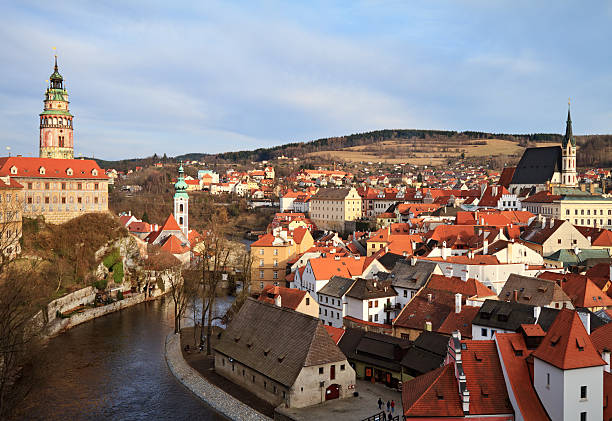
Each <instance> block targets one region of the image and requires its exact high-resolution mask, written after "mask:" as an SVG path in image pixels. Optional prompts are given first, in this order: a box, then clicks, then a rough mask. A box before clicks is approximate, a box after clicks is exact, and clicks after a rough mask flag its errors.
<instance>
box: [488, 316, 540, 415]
mask: <svg viewBox="0 0 612 421" xmlns="http://www.w3.org/2000/svg"><path fill="white" fill-rule="evenodd" d="M536 326H537V325H536ZM495 342H496V343H497V348H498V350H499V357H500V360H501V361H500V362H501V363H502V365H503V366H504V368H505V373H506V380H507V384H508V385H509V386H510V389H511V390H512V393H513V394H514V397H515V398H516V403H517V406H518V408H515V409H517V410H518V411H519V412H520V413H521V415H522V418H523V419H525V420H550V417H549V416H548V413H547V412H546V410H545V409H544V407H543V406H542V402H540V398H539V397H538V394H537V393H536V391H535V388H534V387H533V382H532V380H531V375H530V374H529V367H528V365H527V361H526V360H527V357H528V356H529V355H530V354H531V352H529V351H528V350H527V345H526V344H525V340H524V339H523V335H521V334H520V333H496V334H495Z"/></svg>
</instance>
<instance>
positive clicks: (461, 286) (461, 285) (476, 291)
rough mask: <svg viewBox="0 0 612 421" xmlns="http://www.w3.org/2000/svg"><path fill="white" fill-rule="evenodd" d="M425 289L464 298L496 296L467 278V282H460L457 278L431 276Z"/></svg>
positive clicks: (483, 286)
mask: <svg viewBox="0 0 612 421" xmlns="http://www.w3.org/2000/svg"><path fill="white" fill-rule="evenodd" d="M427 287H428V288H431V289H437V290H440V291H448V292H452V293H453V294H457V293H459V294H461V295H463V296H464V297H465V298H469V297H479V298H483V297H491V296H497V294H495V292H493V291H491V290H490V289H489V288H487V287H486V286H485V285H484V284H482V283H481V282H480V281H478V280H476V279H474V278H469V279H468V280H467V281H462V280H461V278H459V277H457V276H452V277H451V276H444V275H436V274H433V275H431V278H430V279H429V282H428V283H427Z"/></svg>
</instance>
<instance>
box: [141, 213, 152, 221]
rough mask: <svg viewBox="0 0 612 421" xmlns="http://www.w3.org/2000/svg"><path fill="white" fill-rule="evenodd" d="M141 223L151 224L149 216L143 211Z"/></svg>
mask: <svg viewBox="0 0 612 421" xmlns="http://www.w3.org/2000/svg"><path fill="white" fill-rule="evenodd" d="M142 222H146V223H147V224H150V223H151V220H150V219H149V214H148V213H147V211H144V213H143V214H142Z"/></svg>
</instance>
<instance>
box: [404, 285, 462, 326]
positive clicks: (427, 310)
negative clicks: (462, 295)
mask: <svg viewBox="0 0 612 421" xmlns="http://www.w3.org/2000/svg"><path fill="white" fill-rule="evenodd" d="M428 294H431V297H432V299H431V302H429V300H428ZM454 309H455V296H454V295H453V294H452V293H450V292H447V291H439V290H433V289H429V288H423V289H421V290H420V291H419V292H418V293H417V295H415V296H414V297H412V299H411V300H410V301H409V302H408V304H406V305H405V306H404V308H403V309H402V311H400V314H399V315H398V316H397V317H396V318H395V320H393V325H394V326H400V327H405V328H409V329H417V330H425V322H431V324H432V328H433V330H438V329H439V328H440V326H441V325H442V322H443V321H444V320H445V319H446V317H447V316H448V314H449V313H450V312H451V311H454Z"/></svg>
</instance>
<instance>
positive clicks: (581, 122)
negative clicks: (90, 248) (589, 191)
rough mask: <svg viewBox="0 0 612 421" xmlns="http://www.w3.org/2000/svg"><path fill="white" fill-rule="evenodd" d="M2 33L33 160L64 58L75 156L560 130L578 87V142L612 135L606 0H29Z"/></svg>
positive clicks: (4, 107)
mask: <svg viewBox="0 0 612 421" xmlns="http://www.w3.org/2000/svg"><path fill="white" fill-rule="evenodd" d="M0 36H1V39H2V40H3V41H4V46H3V55H4V57H3V60H2V68H3V69H2V70H3V71H2V73H3V77H2V78H0V100H1V105H0V125H1V126H2V127H3V130H1V131H0V148H2V153H6V150H5V148H6V147H10V148H11V153H12V154H23V155H24V156H37V155H38V144H39V142H38V136H39V134H38V133H39V127H38V124H39V119H38V114H39V113H40V112H41V111H42V107H43V102H42V101H43V95H44V91H45V88H46V85H47V83H46V80H47V79H48V78H49V75H50V74H51V73H52V70H53V69H52V68H53V54H54V53H55V52H56V53H57V55H58V61H59V67H60V73H61V74H62V75H63V76H64V80H65V82H66V86H67V89H68V93H69V99H70V101H71V102H70V110H71V112H72V114H74V116H75V119H74V128H75V132H74V139H75V155H76V156H78V155H80V154H82V155H83V156H95V157H97V158H103V159H124V158H134V157H145V156H151V155H152V154H153V153H157V154H159V155H161V154H164V153H167V154H168V156H175V155H179V154H184V153H190V152H201V153H217V152H225V151H237V150H245V149H255V148H258V147H268V146H273V145H280V144H283V143H287V142H296V141H308V140H314V139H318V138H322V137H331V136H341V135H345V134H351V133H359V132H365V131H371V130H377V129H401V128H406V129H408V128H421V129H443V130H458V131H462V130H477V131H487V132H497V133H500V132H504V133H535V132H546V133H550V132H552V133H562V132H563V131H564V129H565V118H566V113H567V102H568V98H569V97H571V98H572V120H573V123H574V133H575V134H604V133H612V70H611V69H612V54H611V51H612V50H611V47H610V40H612V2H610V1H598V0H595V1H589V2H577V1H563V0H559V1H554V2H553V1H534V0H531V1H522V0H513V1H503V0H496V1H490V0H480V1H476V0H474V1H467V0H466V1H461V0H449V1H443V0H440V1H431V0H426V1H382V0H381V1H374V0H370V1H357V0H353V1H344V2H343V1H332V0H322V1H318V0H309V1H290V2H286V1H285V2H274V1H257V2H255V1H231V2H230V1H219V2H217V1H208V0H206V1H201V0H200V1H193V2H182V1H174V2H169V1H164V2H158V1H154V0H149V1H127V0H126V1H74V2H67V1H60V0H55V1H53V2H49V1H19V2H6V4H4V5H3V23H2V25H1V26H0ZM53 47H57V50H56V51H54V50H53V49H52V48H53Z"/></svg>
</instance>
